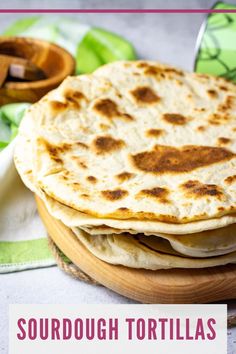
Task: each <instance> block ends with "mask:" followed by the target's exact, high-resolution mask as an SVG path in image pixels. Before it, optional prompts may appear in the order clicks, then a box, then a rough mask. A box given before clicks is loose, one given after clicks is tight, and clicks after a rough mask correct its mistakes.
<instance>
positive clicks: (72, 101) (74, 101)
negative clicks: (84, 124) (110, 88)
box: [64, 89, 86, 108]
mask: <svg viewBox="0 0 236 354" xmlns="http://www.w3.org/2000/svg"><path fill="white" fill-rule="evenodd" d="M64 97H65V100H66V102H68V103H69V105H71V106H74V107H75V108H80V101H81V100H86V97H85V95H84V94H83V93H82V92H80V91H76V90H72V89H67V90H66V91H65V92H64Z"/></svg>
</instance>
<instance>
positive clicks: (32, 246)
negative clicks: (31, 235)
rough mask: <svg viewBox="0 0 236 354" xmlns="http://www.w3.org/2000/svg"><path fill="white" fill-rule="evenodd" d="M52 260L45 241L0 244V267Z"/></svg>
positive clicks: (43, 239) (41, 239) (44, 239)
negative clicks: (2, 265)
mask: <svg viewBox="0 0 236 354" xmlns="http://www.w3.org/2000/svg"><path fill="white" fill-rule="evenodd" d="M44 259H53V257H52V254H51V253H50V251H49V248H48V244H47V239H46V238H40V239H37V240H31V241H18V242H4V241H2V242H0V265H1V264H13V263H25V262H32V261H38V260H44Z"/></svg>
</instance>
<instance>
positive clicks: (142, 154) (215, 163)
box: [29, 62, 236, 224]
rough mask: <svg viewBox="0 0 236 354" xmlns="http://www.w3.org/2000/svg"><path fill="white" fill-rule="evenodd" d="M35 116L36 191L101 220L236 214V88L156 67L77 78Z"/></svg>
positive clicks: (120, 68) (122, 66)
mask: <svg viewBox="0 0 236 354" xmlns="http://www.w3.org/2000/svg"><path fill="white" fill-rule="evenodd" d="M38 107H40V108H38V110H39V111H40V114H39V112H38V111H37V109H34V110H32V111H31V113H29V114H30V115H31V119H32V120H36V118H35V117H37V123H36V125H37V129H36V134H35V136H34V137H33V150H34V151H33V154H34V170H35V178H36V183H37V184H38V185H39V186H40V188H41V189H42V190H43V191H44V192H46V194H47V195H49V196H50V197H52V198H54V199H55V200H57V201H59V202H61V203H63V204H65V205H67V206H70V207H72V208H74V209H76V210H78V211H81V212H84V213H86V214H89V215H93V216H95V217H97V218H113V219H130V218H132V219H139V220H157V221H162V222H166V223H176V224H178V223H189V222H192V221H196V220H205V219H213V218H217V217H220V216H223V215H230V214H233V213H235V211H236V188H235V186H236V175H235V171H236V139H235V130H236V119H235V118H236V86H235V85H234V84H231V83H227V82H226V81H224V80H223V79H220V78H214V77H210V76H205V75H204V76H203V75H199V74H190V73H186V72H184V71H180V70H177V69H175V68H171V67H169V66H164V65H161V64H158V63H155V62H117V63H113V64H110V65H108V66H106V67H104V68H102V69H100V70H98V72H95V73H94V74H92V75H87V76H86V75H84V76H78V77H71V78H68V79H66V80H65V81H64V83H63V84H62V85H61V86H60V87H59V88H58V89H56V90H55V91H54V92H53V93H52V94H51V95H50V96H48V97H46V98H44V99H43V101H42V102H41V104H40V106H38Z"/></svg>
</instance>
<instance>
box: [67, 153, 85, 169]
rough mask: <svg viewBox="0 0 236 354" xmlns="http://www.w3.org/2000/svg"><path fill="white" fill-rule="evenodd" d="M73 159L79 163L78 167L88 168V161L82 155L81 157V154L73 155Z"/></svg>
mask: <svg viewBox="0 0 236 354" xmlns="http://www.w3.org/2000/svg"><path fill="white" fill-rule="evenodd" d="M71 159H72V161H74V162H75V163H76V165H77V166H78V167H81V168H83V169H87V168H88V166H87V164H86V162H85V161H84V160H83V158H82V157H79V156H71Z"/></svg>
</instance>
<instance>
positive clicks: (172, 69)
mask: <svg viewBox="0 0 236 354" xmlns="http://www.w3.org/2000/svg"><path fill="white" fill-rule="evenodd" d="M164 71H165V72H166V73H172V74H176V75H179V76H184V72H183V71H182V70H179V69H176V68H164Z"/></svg>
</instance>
